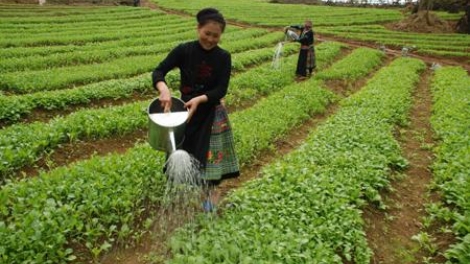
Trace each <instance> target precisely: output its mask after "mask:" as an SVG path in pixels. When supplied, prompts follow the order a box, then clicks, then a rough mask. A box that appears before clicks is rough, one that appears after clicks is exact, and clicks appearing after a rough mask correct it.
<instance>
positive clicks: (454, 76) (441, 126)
mask: <svg viewBox="0 0 470 264" xmlns="http://www.w3.org/2000/svg"><path fill="white" fill-rule="evenodd" d="M431 89H432V93H433V100H434V104H433V116H432V118H431V124H432V127H433V129H434V130H435V133H436V135H437V137H438V138H439V144H438V146H437V148H436V149H435V153H436V160H435V162H434V164H433V167H432V168H433V172H434V176H435V181H436V186H437V188H438V190H439V191H440V192H441V193H442V194H443V195H444V197H443V199H444V202H445V205H447V206H450V208H446V207H444V208H442V209H445V210H442V209H435V210H433V211H432V212H431V213H434V214H433V217H434V218H437V219H442V220H444V221H447V222H450V223H452V224H453V226H452V231H453V233H454V234H455V236H456V237H457V239H458V240H459V242H457V243H456V244H455V245H453V246H452V247H451V249H449V250H448V251H447V252H446V253H445V255H446V257H447V258H448V259H449V260H452V261H455V260H457V261H458V262H459V263H466V262H467V261H468V256H469V252H470V243H469V241H470V240H469V236H470V235H469V234H470V178H469V175H470V155H469V153H470V133H469V131H470V119H469V118H468V117H469V116H470V107H469V105H470V78H469V77H468V75H467V72H466V70H465V69H463V68H461V67H444V68H440V69H437V70H436V72H435V75H434V77H433V79H432V84H431ZM442 206H443V205H442Z"/></svg>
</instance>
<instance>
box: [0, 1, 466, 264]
mask: <svg viewBox="0 0 470 264" xmlns="http://www.w3.org/2000/svg"><path fill="white" fill-rule="evenodd" d="M143 4H145V7H123V6H116V7H112V6H107V7H104V6H102V7H98V6H51V5H45V6H35V5H34V6H33V5H13V4H11V5H7V4H3V5H0V35H1V36H2V37H1V38H0V47H1V50H0V58H1V59H0V178H1V179H2V186H1V189H0V241H1V242H0V262H1V263H163V262H168V263H445V262H446V261H448V262H449V263H470V259H469V256H470V132H469V131H470V107H469V106H470V78H469V76H468V62H469V60H470V55H469V53H470V49H469V47H470V37H469V36H468V35H457V34H418V33H405V32H396V31H392V30H390V29H386V28H385V26H384V25H385V23H389V22H393V21H398V20H400V19H401V18H402V13H400V11H399V10H396V9H374V8H339V7H321V6H302V7H301V8H299V6H298V5H287V4H282V5H281V4H270V3H268V1H249V0H237V1H220V0H219V1H216V0H212V1H209V0H204V1H197V2H195V1H180V0H165V1H163V0H162V1H159V0H155V1H154V3H150V2H143ZM205 6H214V7H217V8H219V9H220V10H221V11H222V12H223V13H224V15H225V16H226V18H227V19H228V21H229V25H228V27H227V29H226V31H225V33H224V35H223V37H222V42H221V44H220V45H221V46H222V47H223V48H225V49H227V50H229V51H230V52H231V54H232V61H233V65H232V68H233V70H232V73H233V74H232V78H231V81H230V87H229V92H228V94H227V97H226V105H227V107H228V109H229V111H230V120H231V123H232V125H233V129H234V137H235V145H236V151H237V154H238V157H239V159H240V162H241V164H242V171H241V176H240V178H238V179H234V180H230V181H227V182H224V183H223V184H222V185H221V186H219V187H218V191H219V192H220V193H221V194H222V197H223V200H222V202H221V204H220V205H219V209H218V211H217V213H216V214H204V213H202V212H201V214H200V215H198V216H196V217H195V218H194V219H193V221H191V222H190V223H186V222H185V221H184V220H185V219H180V221H178V226H175V227H174V228H175V230H166V232H167V233H166V234H164V235H162V234H161V232H163V231H162V230H157V229H156V228H155V225H156V224H157V223H156V219H158V218H159V215H158V213H159V212H160V211H159V210H158V209H159V207H160V205H161V203H162V200H163V199H164V188H165V181H166V178H165V175H164V174H163V173H162V167H163V164H164V162H165V153H163V152H159V151H155V150H153V149H152V148H151V147H150V146H149V145H148V144H147V142H146V138H147V134H146V133H147V126H148V119H147V112H146V109H147V106H148V105H149V104H150V102H151V101H152V100H153V99H155V98H156V97H157V92H156V91H155V90H154V89H153V88H152V87H151V86H152V85H151V76H150V72H151V71H152V70H153V68H154V67H155V66H156V65H157V64H158V63H159V62H160V61H161V60H162V59H163V58H164V57H165V56H166V54H167V53H168V52H169V51H170V50H171V49H172V48H173V47H175V46H176V45H177V44H178V43H181V42H183V41H188V40H193V39H195V38H196V32H195V28H196V22H195V19H194V14H195V13H196V12H197V11H198V10H199V9H201V8H202V7H205ZM305 18H311V19H313V21H314V30H315V31H316V34H317V35H316V36H317V42H316V55H317V70H316V72H315V74H314V76H313V77H312V78H310V79H307V80H306V81H302V82H296V81H295V78H294V77H295V76H294V71H295V65H296V62H297V51H298V48H299V47H298V44H296V43H292V42H286V43H285V44H284V46H283V52H282V54H281V60H280V67H273V64H272V62H273V55H274V51H275V48H276V46H277V45H278V43H279V42H281V41H285V37H284V35H283V30H282V28H283V27H284V26H286V25H291V24H296V23H302V22H303V20H304V19H305ZM403 47H411V48H410V49H409V53H406V54H405V53H403V51H402V48H403ZM167 80H168V83H169V87H171V88H172V89H174V93H175V94H178V92H177V87H178V83H179V74H178V72H177V71H173V72H171V73H170V75H169V76H168V78H167ZM162 237H164V239H162Z"/></svg>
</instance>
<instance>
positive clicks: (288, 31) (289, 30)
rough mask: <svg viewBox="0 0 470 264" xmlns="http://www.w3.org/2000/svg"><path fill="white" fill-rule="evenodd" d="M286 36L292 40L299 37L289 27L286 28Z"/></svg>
mask: <svg viewBox="0 0 470 264" xmlns="http://www.w3.org/2000/svg"><path fill="white" fill-rule="evenodd" d="M286 37H288V38H290V39H291V40H294V41H295V40H298V39H299V35H298V34H297V33H295V32H294V31H293V30H291V29H288V30H286Z"/></svg>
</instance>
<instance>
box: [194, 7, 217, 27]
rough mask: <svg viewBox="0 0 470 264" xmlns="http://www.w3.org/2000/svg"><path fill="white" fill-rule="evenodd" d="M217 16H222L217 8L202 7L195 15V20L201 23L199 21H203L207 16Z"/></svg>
mask: <svg viewBox="0 0 470 264" xmlns="http://www.w3.org/2000/svg"><path fill="white" fill-rule="evenodd" d="M217 16H220V17H222V18H223V16H222V14H221V13H220V12H219V10H217V9H215V8H212V7H208V8H204V9H202V10H201V11H199V12H198V13H197V15H196V19H197V22H199V23H201V22H204V21H205V20H207V19H208V18H213V17H217Z"/></svg>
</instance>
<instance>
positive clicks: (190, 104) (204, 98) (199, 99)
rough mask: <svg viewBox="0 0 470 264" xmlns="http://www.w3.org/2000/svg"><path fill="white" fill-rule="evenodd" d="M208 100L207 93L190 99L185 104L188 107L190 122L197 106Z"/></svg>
mask: <svg viewBox="0 0 470 264" xmlns="http://www.w3.org/2000/svg"><path fill="white" fill-rule="evenodd" d="M205 102H207V96H206V95H200V96H198V97H194V98H193V99H191V100H189V101H188V102H186V103H185V104H184V107H186V108H188V110H189V114H188V122H189V120H191V117H192V116H193V114H194V113H195V112H196V110H197V107H198V106H199V104H201V103H205Z"/></svg>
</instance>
